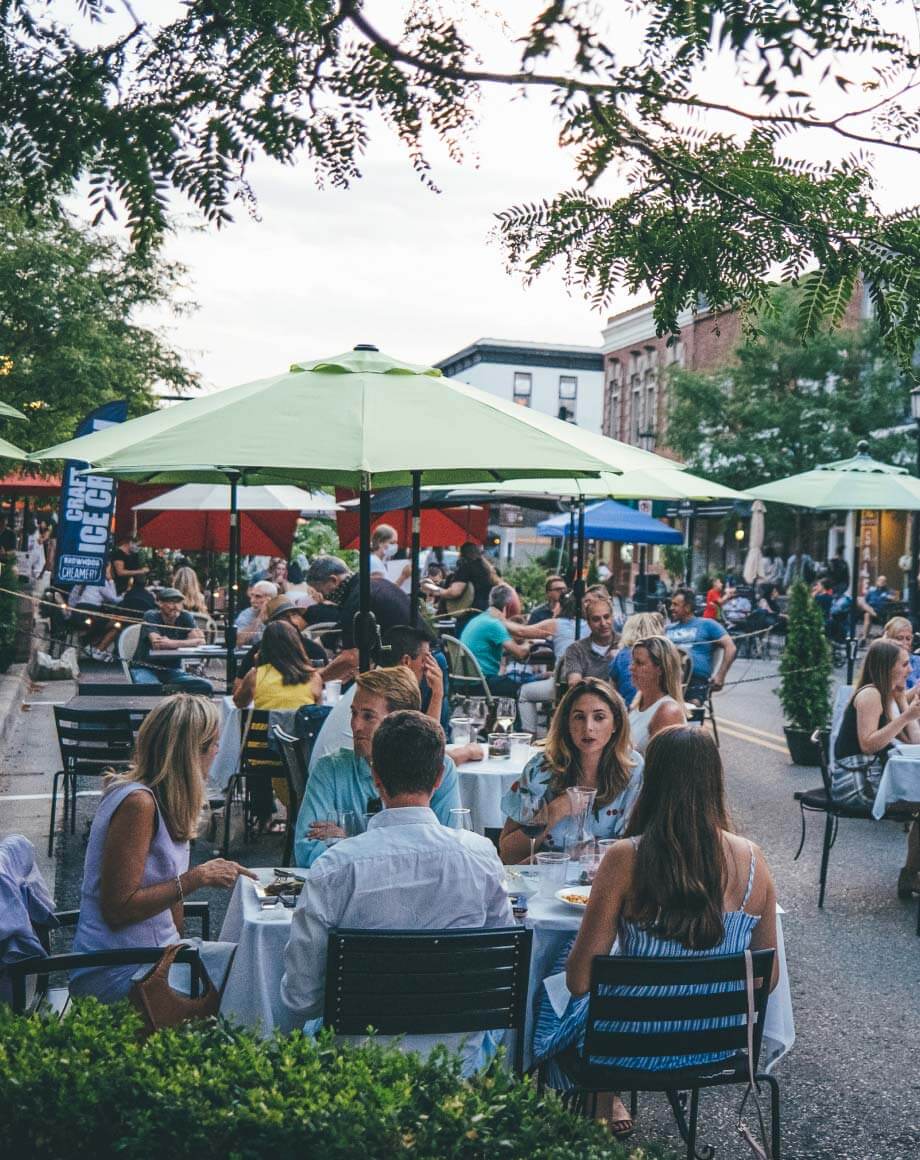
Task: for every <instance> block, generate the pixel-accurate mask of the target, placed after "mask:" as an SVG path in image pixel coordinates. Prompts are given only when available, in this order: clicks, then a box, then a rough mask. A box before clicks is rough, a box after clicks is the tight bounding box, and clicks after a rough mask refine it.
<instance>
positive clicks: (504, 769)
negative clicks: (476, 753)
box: [457, 749, 539, 834]
mask: <svg viewBox="0 0 920 1160" xmlns="http://www.w3.org/2000/svg"><path fill="white" fill-rule="evenodd" d="M537 752H539V750H537V749H528V750H527V756H526V757H525V758H524V760H523V761H521V760H517V761H512V759H511V758H510V757H505V758H497V757H486V758H485V760H483V761H465V762H464V763H463V765H458V766H457V774H458V776H459V779H460V800H461V801H462V802H463V804H464V805H465V806H466V807H467V808H468V809H469V811H470V813H471V815H472V819H473V829H474V830H476V832H477V833H479V834H481V833H483V832H484V830H485V829H486V828H488V829H495V830H500V829H501V828H502V826H503V825H504V824H505V815H504V812H503V811H502V796H503V795H504V794H506V793H507V792H508V790H509V789H510V788H511V786H512V784H513V783H514V782H515V781H517V779H518V778H519V777H520V776H521V774H522V773H523V771H524V766H525V765H526V764H527V762H528V761H529V760H530V759H531V757H532V756H533V755H534V754H535V753H537Z"/></svg>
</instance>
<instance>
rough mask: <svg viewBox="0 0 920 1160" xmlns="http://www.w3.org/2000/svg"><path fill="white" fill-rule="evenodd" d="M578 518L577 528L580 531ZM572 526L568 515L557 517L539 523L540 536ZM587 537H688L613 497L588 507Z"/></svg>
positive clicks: (624, 540)
mask: <svg viewBox="0 0 920 1160" xmlns="http://www.w3.org/2000/svg"><path fill="white" fill-rule="evenodd" d="M577 527H578V524H577V520H576V522H575V529H576V534H577ZM570 529H571V520H570V518H569V516H568V515H561V516H553V517H552V518H551V519H548V520H543V522H542V523H539V524H537V528H536V531H537V535H538V536H553V537H558V536H567V535H569V532H570ZM585 539H586V540H616V541H617V542H618V543H621V544H682V543H683V541H684V537H683V536H682V535H681V533H680V532H678V531H676V530H675V529H674V528H669V527H668V526H667V524H663V523H662V522H661V521H660V520H653V519H652V517H651V516H647V515H644V514H643V513H642V512H639V511H636V510H635V509H634V508H630V507H626V505H625V504H622V503H617V502H616V500H613V499H605V500H602V501H601V502H600V503H594V504H591V506H590V507H586V508H585Z"/></svg>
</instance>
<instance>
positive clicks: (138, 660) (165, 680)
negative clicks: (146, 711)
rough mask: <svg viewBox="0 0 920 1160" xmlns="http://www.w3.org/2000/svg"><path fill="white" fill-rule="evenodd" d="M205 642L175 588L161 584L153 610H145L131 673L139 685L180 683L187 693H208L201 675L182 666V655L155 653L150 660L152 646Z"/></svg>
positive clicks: (209, 688)
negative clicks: (192, 673)
mask: <svg viewBox="0 0 920 1160" xmlns="http://www.w3.org/2000/svg"><path fill="white" fill-rule="evenodd" d="M199 644H204V633H203V632H202V631H201V629H200V628H199V627H198V625H197V624H196V623H195V619H194V617H193V616H192V614H191V613H190V612H184V611H183V609H182V593H181V592H180V591H179V589H178V588H161V589H160V590H159V592H158V593H157V607H156V611H154V612H145V613H144V619H143V621H142V622H141V633H140V639H139V640H138V642H137V651H136V652H135V654H134V661H133V663H132V666H131V676H132V679H133V680H134V683H135V684H138V685H182V686H183V688H184V689H185V690H186V691H187V692H189V693H205V694H206V695H210V694H211V693H213V692H214V689H213V687H212V685H211V682H210V681H206V680H205V679H204V678H203V677H193V676H190V675H189V674H188V673H186V672H185V671H184V669H183V668H182V658H181V657H179V656H175V657H157V658H156V660H155V661H151V660H150V652H151V649H155V650H156V651H158V652H159V651H168V650H172V649H178V648H183V647H186V648H187V647H193V646H195V645H199Z"/></svg>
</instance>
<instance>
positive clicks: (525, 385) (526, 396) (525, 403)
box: [514, 371, 533, 407]
mask: <svg viewBox="0 0 920 1160" xmlns="http://www.w3.org/2000/svg"><path fill="white" fill-rule="evenodd" d="M532 391H533V375H531V374H528V373H527V372H526V371H515V372H514V401H515V402H516V403H518V404H519V405H520V406H521V407H529V406H530V396H531V393H532Z"/></svg>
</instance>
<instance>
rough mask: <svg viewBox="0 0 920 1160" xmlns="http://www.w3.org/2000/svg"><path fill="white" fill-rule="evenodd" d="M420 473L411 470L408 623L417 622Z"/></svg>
mask: <svg viewBox="0 0 920 1160" xmlns="http://www.w3.org/2000/svg"><path fill="white" fill-rule="evenodd" d="M421 506H422V473H421V472H420V471H413V472H412V582H411V587H410V596H409V601H410V604H409V623H410V624H411V625H412V627H413V628H415V626H416V625H417V624H418V596H419V583H418V582H419V575H418V564H419V552H420V551H421V550H422V513H421Z"/></svg>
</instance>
